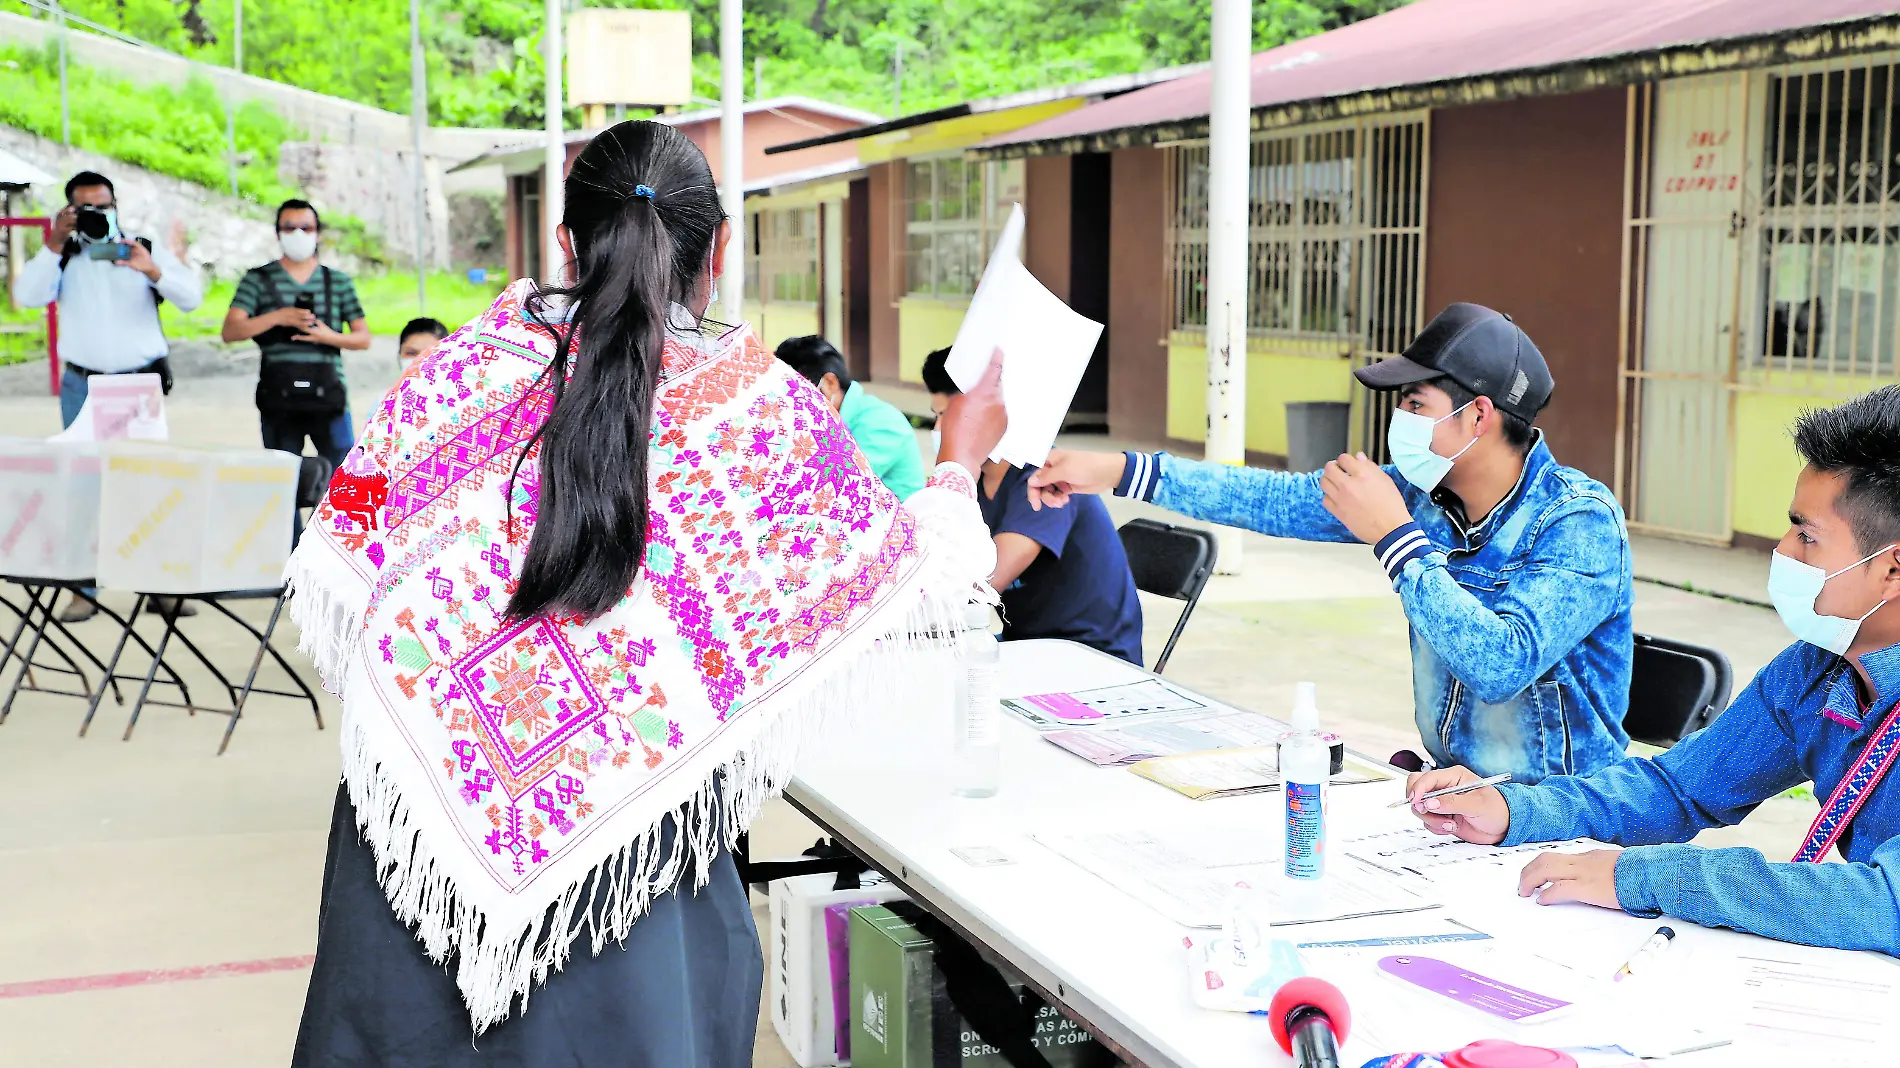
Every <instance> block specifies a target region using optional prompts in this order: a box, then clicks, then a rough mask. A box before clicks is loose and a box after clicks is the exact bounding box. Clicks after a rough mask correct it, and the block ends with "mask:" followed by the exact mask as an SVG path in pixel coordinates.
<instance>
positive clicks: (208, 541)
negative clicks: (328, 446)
mask: <svg viewBox="0 0 1900 1068" xmlns="http://www.w3.org/2000/svg"><path fill="white" fill-rule="evenodd" d="M101 455H102V459H103V463H102V464H101V474H100V507H99V566H98V573H97V575H96V577H97V579H98V582H99V585H100V586H102V587H106V588H108V589H122V590H136V591H138V592H140V593H162V594H182V593H214V592H221V591H228V590H254V589H272V588H275V587H276V586H277V585H278V584H279V583H280V582H281V580H282V576H283V572H284V562H285V561H286V560H288V559H289V558H290V539H291V512H292V509H293V508H294V507H295V506H296V499H297V472H298V469H299V467H300V465H301V461H300V459H299V458H298V457H296V456H293V455H291V454H289V453H283V452H272V451H267V450H263V449H255V450H223V449H192V448H181V447H178V446H170V445H154V444H146V443H143V442H133V441H115V442H108V443H105V444H104V445H103V446H101Z"/></svg>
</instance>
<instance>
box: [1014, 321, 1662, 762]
mask: <svg viewBox="0 0 1900 1068" xmlns="http://www.w3.org/2000/svg"><path fill="white" fill-rule="evenodd" d="M1354 375H1355V376H1356V377H1357V378H1358V379H1359V381H1360V382H1361V383H1362V384H1364V385H1366V386H1368V387H1370V388H1372V389H1375V390H1381V391H1390V392H1396V393H1398V394H1399V405H1398V409H1397V410H1396V411H1395V412H1393V414H1392V426H1391V430H1390V432H1389V433H1388V435H1387V438H1386V442H1387V446H1388V448H1389V450H1390V452H1391V454H1392V461H1393V462H1392V463H1391V464H1390V465H1388V466H1385V467H1381V466H1379V465H1378V464H1376V463H1373V462H1372V461H1371V460H1370V459H1368V458H1367V457H1366V456H1365V454H1364V453H1360V454H1358V455H1345V456H1341V457H1339V459H1337V460H1334V461H1332V462H1331V463H1328V464H1327V465H1326V468H1325V470H1323V471H1314V472H1311V473H1307V474H1290V473H1287V472H1281V471H1261V470H1256V469H1253V468H1247V467H1235V466H1230V465H1225V464H1208V463H1199V462H1196V461H1193V460H1183V459H1181V458H1180V457H1177V456H1170V455H1168V454H1166V453H1153V454H1147V453H1132V452H1131V453H1120V454H1101V453H1079V452H1061V451H1058V452H1052V453H1050V454H1049V460H1048V462H1047V463H1045V464H1044V465H1043V467H1042V470H1041V471H1039V472H1037V473H1036V474H1035V475H1034V476H1033V477H1032V478H1031V479H1030V492H1031V494H1033V495H1039V503H1040V504H1043V505H1055V506H1060V505H1062V504H1063V503H1065V502H1066V500H1067V498H1068V495H1069V494H1072V493H1101V492H1106V491H1109V490H1113V491H1114V492H1115V493H1116V494H1117V495H1119V496H1124V497H1136V498H1139V499H1141V500H1145V501H1152V502H1153V503H1155V504H1158V505H1161V506H1162V507H1164V508H1169V509H1172V510H1174V511H1177V512H1181V513H1183V514H1185V515H1190V516H1193V517H1195V518H1197V519H1204V520H1207V521H1209V522H1214V523H1220V524H1223V525H1226V526H1235V527H1246V528H1248V529H1251V530H1257V531H1259V532H1260V533H1262V534H1269V535H1272V536H1275V537H1285V538H1301V539H1304V540H1307V541H1360V542H1364V543H1366V544H1368V545H1371V546H1372V547H1373V551H1374V552H1375V553H1376V554H1377V556H1378V558H1379V562H1380V564H1381V565H1382V566H1384V568H1385V570H1386V573H1387V575H1389V576H1390V577H1391V580H1392V585H1393V588H1394V589H1395V590H1397V591H1398V594H1399V598H1400V600H1401V601H1402V602H1403V604H1404V606H1405V615H1406V619H1407V620H1408V621H1409V622H1410V624H1411V634H1412V689H1413V715H1414V718H1415V720H1416V722H1417V724H1418V729H1419V734H1420V736H1421V737H1422V739H1423V740H1424V743H1425V748H1426V750H1427V751H1428V752H1429V753H1430V754H1431V757H1432V759H1433V760H1435V761H1436V762H1437V763H1438V764H1440V765H1442V766H1450V765H1453V764H1462V765H1464V766H1465V767H1467V768H1470V769H1472V770H1473V771H1474V772H1476V773H1477V774H1479V775H1497V774H1503V773H1507V772H1508V773H1510V774H1511V775H1512V776H1513V777H1514V779H1515V780H1516V781H1518V782H1530V783H1534V782H1537V781H1539V780H1542V779H1544V778H1545V777H1547V776H1551V775H1568V774H1587V773H1589V772H1591V771H1594V770H1596V769H1597V768H1600V767H1603V766H1605V765H1607V764H1610V763H1612V762H1614V761H1616V760H1618V759H1620V758H1621V757H1622V756H1623V750H1624V747H1625V746H1627V745H1628V744H1629V736H1628V735H1627V734H1625V733H1624V731H1623V714H1624V712H1625V711H1627V710H1628V707H1629V685H1630V659H1631V656H1632V647H1631V632H1630V602H1631V597H1632V595H1631V590H1630V550H1629V535H1628V532H1627V531H1626V530H1625V529H1624V525H1623V512H1622V509H1621V508H1619V507H1618V506H1617V503H1616V498H1615V497H1614V496H1613V495H1612V494H1611V493H1610V491H1609V489H1608V488H1607V487H1605V486H1604V485H1603V484H1602V483H1600V482H1597V481H1596V480H1595V479H1592V478H1590V477H1589V476H1587V475H1585V474H1584V473H1583V472H1581V471H1577V470H1575V469H1573V468H1569V467H1564V466H1563V465H1561V464H1559V463H1557V461H1556V460H1555V459H1554V458H1553V457H1552V456H1551V454H1550V449H1549V448H1548V447H1546V446H1545V444H1544V440H1543V432H1542V431H1540V430H1537V429H1535V428H1533V427H1532V425H1531V424H1532V423H1533V422H1534V421H1535V420H1536V418H1537V414H1538V413H1539V412H1540V411H1542V410H1543V408H1544V406H1545V405H1546V404H1548V403H1549V401H1550V394H1551V389H1552V387H1553V386H1554V383H1553V382H1552V380H1551V375H1550V369H1549V367H1547V366H1546V365H1545V363H1544V357H1543V355H1542V354H1541V353H1539V352H1538V351H1537V347H1536V346H1535V345H1533V344H1531V339H1530V338H1529V337H1528V336H1526V335H1525V333H1524V331H1522V330H1520V329H1519V328H1518V326H1517V324H1516V323H1514V322H1512V321H1511V319H1510V317H1509V316H1506V315H1501V314H1499V313H1498V312H1495V311H1492V310H1491V309H1489V308H1484V307H1480V306H1478V305H1476V304H1453V305H1451V306H1450V307H1448V308H1446V309H1445V310H1444V311H1443V312H1441V313H1440V314H1439V315H1438V317H1437V318H1435V319H1433V320H1432V321H1431V323H1429V324H1428V325H1427V326H1426V327H1425V329H1424V331H1423V332H1421V333H1420V334H1419V336H1418V337H1417V339H1415V340H1414V341H1413V342H1412V344H1411V345H1410V346H1408V347H1407V348H1406V350H1405V352H1404V354H1403V355H1400V356H1395V357H1393V358H1391V359H1389V360H1383V361H1380V362H1379V363H1376V364H1373V365H1372V366H1370V367H1364V368H1361V369H1359V370H1358V371H1356V372H1354Z"/></svg>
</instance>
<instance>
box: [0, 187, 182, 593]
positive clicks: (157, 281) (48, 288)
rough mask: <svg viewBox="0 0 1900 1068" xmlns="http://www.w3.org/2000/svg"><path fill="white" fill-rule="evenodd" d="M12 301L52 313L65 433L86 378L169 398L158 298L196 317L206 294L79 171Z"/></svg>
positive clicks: (108, 192)
mask: <svg viewBox="0 0 1900 1068" xmlns="http://www.w3.org/2000/svg"><path fill="white" fill-rule="evenodd" d="M82 215H83V216H84V218H82ZM13 299H14V302H15V303H17V304H19V305H20V306H21V307H24V308H43V307H45V306H46V305H48V304H53V303H55V302H57V303H58V305H59V310H60V317H59V326H60V330H59V355H60V359H61V360H62V361H63V362H64V364H65V368H64V370H63V371H62V372H61V374H60V379H59V417H60V423H61V425H63V426H71V425H72V423H73V420H74V419H77V418H78V417H79V410H80V408H81V407H82V406H83V405H84V404H85V403H86V394H87V393H88V392H89V391H90V386H91V380H92V376H93V375H115V374H131V373H135V372H152V373H156V374H157V375H159V376H160V378H161V379H162V380H163V382H164V385H165V391H166V392H167V393H169V392H171V369H170V368H169V367H168V366H167V365H166V363H165V358H166V356H168V355H170V353H171V348H170V346H169V345H167V344H166V342H165V332H164V331H163V330H162V329H161V328H160V327H159V322H158V304H159V301H160V299H164V300H169V301H171V302H172V303H173V304H175V305H177V306H178V308H179V309H180V310H181V311H195V310H196V309H197V307H198V305H200V304H202V303H203V302H204V287H203V285H201V284H200V283H199V281H198V273H197V272H196V271H194V270H192V269H191V268H189V267H186V266H185V265H184V264H183V263H181V262H179V260H178V257H177V256H175V255H173V254H172V252H171V250H169V249H167V248H166V247H165V246H164V245H163V244H161V243H158V242H155V241H151V240H149V239H146V238H142V237H137V236H134V235H132V234H128V233H126V232H125V231H124V230H122V229H121V228H120V225H119V204H118V198H117V196H116V195H115V193H114V191H113V188H112V182H111V180H110V179H108V178H106V176H105V175H103V174H95V173H93V172H92V171H81V172H79V173H78V174H75V175H73V177H72V180H70V181H68V182H67V183H66V206H65V207H64V208H62V209H60V212H59V214H58V215H56V216H54V217H53V232H52V236H51V239H50V240H49V241H48V242H47V244H46V247H45V248H42V249H41V250H40V252H39V254H38V255H37V256H34V257H33V258H32V259H31V260H28V261H27V263H26V266H25V267H24V268H23V269H21V271H20V273H19V275H18V276H17V277H16V278H15V279H14V282H13ZM89 592H90V591H88V593H89ZM96 611H97V608H96V606H95V605H94V604H93V603H92V602H91V601H90V600H87V599H85V598H81V597H75V598H74V599H73V603H72V604H71V605H69V606H68V607H67V609H66V611H65V612H64V613H63V614H62V615H61V616H60V618H61V620H62V621H64V622H68V623H77V622H80V621H83V620H86V619H90V618H91V617H92V615H93V613H94V612H96Z"/></svg>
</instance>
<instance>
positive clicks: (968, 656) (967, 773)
mask: <svg viewBox="0 0 1900 1068" xmlns="http://www.w3.org/2000/svg"><path fill="white" fill-rule="evenodd" d="M963 623H964V630H963V633H962V634H961V635H959V639H958V640H959V642H960V644H961V646H962V648H961V650H960V651H961V653H962V656H961V660H960V662H959V664H958V665H957V685H956V693H955V696H954V700H955V702H956V751H955V755H954V760H955V765H956V766H955V784H956V785H955V790H956V793H957V794H958V795H959V796H961V797H990V796H992V795H994V794H995V793H996V789H997V785H998V779H999V778H1000V777H1001V765H1002V754H1003V725H1002V717H1003V709H1002V705H1001V704H1000V703H998V699H997V696H996V675H997V671H998V669H999V666H1000V664H1001V662H1002V658H1003V654H1002V650H1001V649H999V648H998V647H997V644H996V636H995V635H993V634H991V633H990V610H989V606H987V605H983V604H979V603H976V602H971V603H970V604H969V605H968V606H966V607H965V608H964V616H963Z"/></svg>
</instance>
